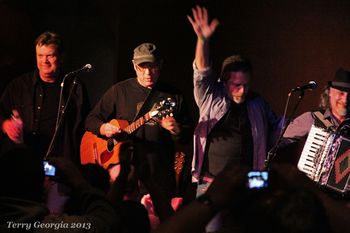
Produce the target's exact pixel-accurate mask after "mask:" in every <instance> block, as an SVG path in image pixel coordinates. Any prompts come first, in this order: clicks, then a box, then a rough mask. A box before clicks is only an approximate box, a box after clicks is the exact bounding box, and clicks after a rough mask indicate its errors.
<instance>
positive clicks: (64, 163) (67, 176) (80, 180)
mask: <svg viewBox="0 0 350 233" xmlns="http://www.w3.org/2000/svg"><path fill="white" fill-rule="evenodd" d="M49 163H50V164H52V165H54V166H55V167H56V174H58V176H59V177H58V178H59V181H61V182H62V183H65V184H67V185H68V186H69V187H71V188H73V189H74V188H79V187H81V186H82V185H84V186H85V185H86V186H88V185H89V183H88V182H87V181H86V180H85V178H84V177H83V175H82V174H81V172H80V170H79V169H78V168H77V167H76V166H75V165H74V164H73V163H72V162H71V161H70V160H67V159H65V158H63V157H60V158H51V159H49Z"/></svg>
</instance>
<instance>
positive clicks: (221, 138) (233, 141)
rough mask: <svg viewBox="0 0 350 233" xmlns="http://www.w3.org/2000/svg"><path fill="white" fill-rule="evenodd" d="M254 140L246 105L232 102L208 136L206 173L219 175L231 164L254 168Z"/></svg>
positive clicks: (205, 162) (205, 161)
mask: <svg viewBox="0 0 350 233" xmlns="http://www.w3.org/2000/svg"><path fill="white" fill-rule="evenodd" d="M252 159H253V139H252V133H251V126H250V122H249V118H248V113H247V105H246V103H242V104H237V103H235V102H233V101H232V102H231V105H230V109H229V110H228V111H227V113H226V114H225V115H224V116H223V117H222V118H221V119H220V121H219V122H218V123H217V124H216V125H215V127H214V128H213V129H212V131H211V132H210V134H209V136H208V144H207V147H206V153H205V160H204V171H203V172H209V174H211V175H214V176H215V175H217V174H218V173H219V172H220V171H221V170H222V169H223V168H224V167H225V166H226V165H228V164H231V163H238V164H246V165H248V166H252Z"/></svg>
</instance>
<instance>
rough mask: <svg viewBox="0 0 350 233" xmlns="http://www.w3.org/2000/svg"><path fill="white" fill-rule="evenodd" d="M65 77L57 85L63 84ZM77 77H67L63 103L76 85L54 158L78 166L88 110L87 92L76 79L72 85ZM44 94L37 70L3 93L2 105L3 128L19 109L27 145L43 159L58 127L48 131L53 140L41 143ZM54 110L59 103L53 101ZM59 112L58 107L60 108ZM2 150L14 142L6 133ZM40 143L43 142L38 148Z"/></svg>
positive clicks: (0, 117) (59, 133)
mask: <svg viewBox="0 0 350 233" xmlns="http://www.w3.org/2000/svg"><path fill="white" fill-rule="evenodd" d="M61 80H62V77H61V78H59V79H58V80H57V82H56V84H57V85H60V83H61ZM73 80H74V77H68V78H67V79H66V81H65V85H64V89H63V90H64V91H63V102H62V103H63V104H64V105H65V104H66V102H67V99H68V95H69V92H70V89H71V88H72V87H73V86H74V89H73V92H72V95H71V98H70V101H69V104H68V105H67V108H66V111H65V115H64V119H63V121H62V124H61V127H60V130H59V131H58V133H57V138H56V139H57V140H56V141H55V143H54V145H55V146H54V148H53V155H59V156H65V157H66V158H68V159H70V160H72V161H73V162H74V163H79V162H80V160H79V145H80V140H81V137H82V134H83V129H84V128H83V121H84V118H85V116H86V115H87V112H88V110H89V101H88V96H87V91H86V89H85V87H84V86H83V85H82V83H81V82H80V81H79V80H78V79H77V80H76V85H73ZM44 98H45V93H44V91H43V85H42V82H41V81H40V77H39V75H38V70H36V71H34V72H32V73H28V74H24V75H22V76H20V77H18V78H15V79H14V80H12V81H11V82H10V83H9V85H8V86H7V88H6V89H5V90H4V92H3V94H2V97H1V102H0V125H1V126H2V124H3V121H4V120H6V119H8V118H10V117H11V112H12V110H13V109H16V110H17V111H18V112H19V115H20V116H21V118H22V120H23V129H24V143H25V144H27V145H28V146H30V147H32V148H33V149H34V151H36V152H37V153H38V154H40V156H44V155H45V154H46V151H47V148H48V146H49V143H50V140H51V138H52V135H53V133H54V130H55V127H52V129H48V130H49V131H50V132H51V135H50V137H47V138H46V139H44V140H38V139H39V138H40V137H43V135H38V131H39V129H40V124H41V122H40V113H41V106H42V103H43V99H44ZM52 107H54V108H57V107H58V103H55V101H53V103H52ZM57 109H58V108H57ZM0 140H1V144H2V149H3V150H4V149H5V148H8V147H11V144H12V142H11V141H10V140H9V139H8V138H7V137H6V135H5V134H4V133H0ZM38 141H40V142H43V141H44V143H41V145H38Z"/></svg>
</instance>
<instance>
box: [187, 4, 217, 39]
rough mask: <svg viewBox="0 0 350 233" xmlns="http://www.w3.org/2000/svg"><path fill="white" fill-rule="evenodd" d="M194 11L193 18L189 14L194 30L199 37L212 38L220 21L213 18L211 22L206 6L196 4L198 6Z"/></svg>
mask: <svg viewBox="0 0 350 233" xmlns="http://www.w3.org/2000/svg"><path fill="white" fill-rule="evenodd" d="M192 13H193V19H192V18H191V17H190V16H187V18H188V20H189V21H190V23H191V24H192V27H193V30H194V31H195V33H196V34H197V36H198V38H202V39H208V38H210V37H211V36H212V34H213V33H214V31H215V29H216V27H217V26H218V25H219V21H218V20H217V19H213V20H212V21H211V22H210V24H209V22H208V11H207V9H206V8H205V7H199V6H196V8H192Z"/></svg>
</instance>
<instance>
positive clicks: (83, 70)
mask: <svg viewBox="0 0 350 233" xmlns="http://www.w3.org/2000/svg"><path fill="white" fill-rule="evenodd" d="M91 70H92V65H91V64H86V65H85V66H83V67H81V68H79V69H77V70H74V71H71V72H69V73H67V74H66V75H65V76H64V77H63V80H62V82H61V87H63V86H64V81H65V80H66V78H67V77H69V76H72V75H77V74H79V73H80V72H90V71H91Z"/></svg>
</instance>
